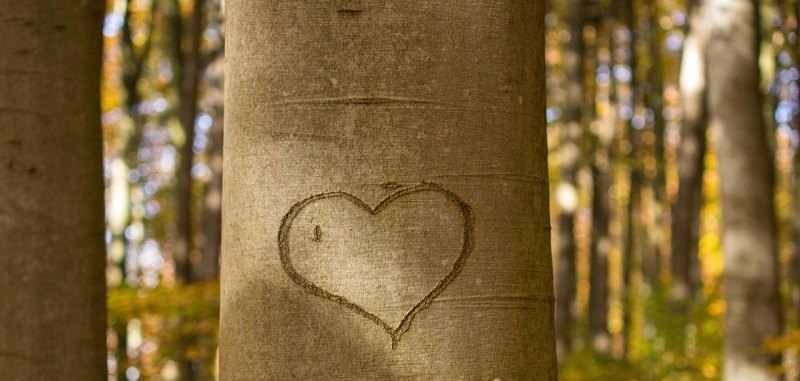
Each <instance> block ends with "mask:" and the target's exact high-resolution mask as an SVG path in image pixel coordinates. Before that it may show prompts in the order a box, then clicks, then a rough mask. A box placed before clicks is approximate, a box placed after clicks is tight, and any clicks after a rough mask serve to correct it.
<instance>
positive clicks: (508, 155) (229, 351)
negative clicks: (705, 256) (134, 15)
mask: <svg viewBox="0 0 800 381" xmlns="http://www.w3.org/2000/svg"><path fill="white" fill-rule="evenodd" d="M543 11H544V5H543V2H532V1H512V0H501V1H497V0H473V1H455V0H453V1H446V2H437V3H431V2H428V1H407V0H404V1H392V0H385V1H357V0H354V1H325V2H297V1H269V2H260V1H245V0H229V1H228V2H227V9H226V15H227V21H226V22H227V24H226V28H227V40H226V47H227V51H226V60H227V66H226V94H225V96H226V106H225V107H226V115H225V149H224V158H225V171H224V184H225V186H224V189H223V243H222V246H223V255H224V257H223V261H222V306H221V343H220V367H221V369H220V376H221V379H222V380H236V381H241V380H263V379H298V380H308V379H327V380H350V379H353V380H394V379H440V380H458V379H495V378H500V379H503V380H506V379H513V380H555V379H556V366H555V364H556V357H555V334H554V324H553V312H554V311H553V278H552V264H551V255H550V245H549V234H550V233H549V231H550V230H549V229H550V227H549V216H548V214H549V207H548V186H547V185H548V182H547V168H546V167H547V165H546V164H547V149H546V140H545V117H544V104H545V103H544V102H545V92H544V79H545V77H544V75H545V73H544V62H543V35H544V30H543V25H544V22H543V21H544V20H543Z"/></svg>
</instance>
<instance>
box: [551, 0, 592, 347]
mask: <svg viewBox="0 0 800 381" xmlns="http://www.w3.org/2000/svg"><path fill="white" fill-rule="evenodd" d="M566 11H567V12H568V16H567V17H568V24H569V33H570V38H569V42H568V43H567V46H566V53H565V57H564V66H565V71H566V77H567V78H566V87H567V100H566V105H565V110H564V126H563V133H562V142H561V147H560V153H559V159H560V162H559V169H560V176H559V182H558V185H557V187H556V203H557V205H558V261H557V268H556V269H557V270H556V345H557V348H558V358H559V360H561V359H563V358H564V356H565V355H566V354H567V353H568V352H569V350H570V349H571V348H572V340H573V337H572V336H573V334H572V330H573V325H574V321H575V301H576V297H577V290H578V286H577V282H578V280H577V269H576V261H577V259H576V251H577V246H576V244H575V214H576V212H577V208H578V167H579V165H580V156H581V152H580V140H581V137H582V135H583V130H584V128H583V120H582V119H583V107H584V100H585V95H584V90H585V86H584V73H585V71H584V69H583V65H584V42H583V26H584V22H585V21H584V12H585V9H584V2H583V1H582V0H570V2H569V4H568V6H567V10H566Z"/></svg>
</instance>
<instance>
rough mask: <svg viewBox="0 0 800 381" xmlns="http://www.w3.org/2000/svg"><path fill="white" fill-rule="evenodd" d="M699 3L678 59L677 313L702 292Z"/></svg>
mask: <svg viewBox="0 0 800 381" xmlns="http://www.w3.org/2000/svg"><path fill="white" fill-rule="evenodd" d="M701 7H702V4H701V0H691V1H690V2H689V12H688V13H689V27H688V31H687V33H686V40H685V41H684V44H683V56H682V57H681V73H680V87H681V99H682V103H683V130H682V131H681V144H680V146H679V147H678V163H677V167H678V196H677V199H676V200H675V204H674V205H673V207H672V244H671V247H672V258H671V272H672V290H671V298H672V299H673V301H674V302H675V305H676V307H677V309H678V311H680V312H687V311H688V309H689V304H690V303H691V301H692V300H693V299H694V297H695V296H696V293H697V292H698V291H699V288H700V285H701V284H700V283H701V281H700V270H701V269H700V260H699V257H698V244H699V241H700V211H701V209H702V207H703V171H704V168H705V166H704V163H703V160H704V157H705V154H706V125H707V123H708V113H707V108H706V73H707V72H706V61H705V54H706V53H705V52H706V45H707V43H708V37H707V33H706V31H705V30H704V28H703V19H702V17H701V14H700V10H701Z"/></svg>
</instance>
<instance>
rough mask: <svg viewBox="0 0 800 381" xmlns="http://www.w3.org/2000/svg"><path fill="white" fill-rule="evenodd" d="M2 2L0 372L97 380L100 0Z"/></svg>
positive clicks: (100, 372)
mask: <svg viewBox="0 0 800 381" xmlns="http://www.w3.org/2000/svg"><path fill="white" fill-rule="evenodd" d="M0 9H3V12H2V16H0V48H1V49H2V50H3V54H0V87H1V88H2V89H3V91H2V93H0V184H2V185H1V186H0V269H2V271H0V301H1V302H0V327H2V328H3V329H0V375H2V378H3V379H5V380H23V381H28V380H30V381H34V380H102V379H105V378H106V377H107V373H106V368H105V363H106V351H105V323H106V322H105V316H106V315H105V282H104V274H105V270H104V269H105V244H104V242H103V231H104V222H103V172H102V171H103V170H102V131H101V128H100V94H99V91H100V83H99V80H100V64H101V55H102V50H101V45H102V40H101V37H102V34H101V30H102V20H103V16H104V15H103V2H102V1H64V0H31V1H22V2H21V1H12V0H0Z"/></svg>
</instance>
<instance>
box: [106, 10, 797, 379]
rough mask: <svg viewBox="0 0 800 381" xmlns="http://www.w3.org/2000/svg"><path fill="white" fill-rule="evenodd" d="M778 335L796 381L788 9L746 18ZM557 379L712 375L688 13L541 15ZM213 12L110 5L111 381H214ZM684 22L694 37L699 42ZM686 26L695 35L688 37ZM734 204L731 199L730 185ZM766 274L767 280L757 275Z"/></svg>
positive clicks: (706, 186) (767, 344)
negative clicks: (770, 171) (753, 28)
mask: <svg viewBox="0 0 800 381" xmlns="http://www.w3.org/2000/svg"><path fill="white" fill-rule="evenodd" d="M756 4H758V18H757V20H758V23H757V30H758V31H759V34H758V36H759V41H760V44H759V46H758V47H757V48H754V50H753V54H757V59H758V64H759V68H760V85H761V86H760V87H761V88H760V91H761V93H762V94H763V104H762V113H763V115H762V117H763V118H764V119H765V120H766V122H767V124H766V125H767V128H768V131H769V137H768V142H769V143H770V145H771V148H772V150H771V152H770V155H771V156H770V157H769V158H768V159H769V160H770V162H774V164H775V168H776V172H775V191H774V204H775V210H776V212H777V217H776V218H777V222H778V223H777V224H775V226H776V227H775V231H774V232H773V233H774V234H775V236H776V237H777V251H776V254H777V258H778V263H779V266H778V267H777V269H776V271H774V274H773V276H774V277H775V279H777V280H778V281H779V285H780V287H779V290H780V291H781V295H782V299H783V303H782V308H783V311H782V316H781V318H782V320H783V323H784V328H783V334H782V335H779V336H775V337H772V338H770V339H768V340H766V341H764V342H763V344H762V345H761V346H759V347H758V348H751V350H755V351H763V352H764V353H768V354H774V355H778V356H780V359H781V360H780V362H779V363H776V364H775V367H774V371H775V372H776V373H782V374H784V375H785V376H786V377H787V379H790V380H796V379H798V374H799V373H800V363H798V362H799V361H800V358H799V356H800V353H799V352H798V349H800V331H798V330H797V328H798V319H799V318H800V290H799V289H798V286H800V285H798V282H797V281H798V280H800V277H798V274H800V246H798V244H800V210H798V209H800V197H799V196H798V195H800V154H798V144H799V143H800V134H799V132H798V131H799V130H800V87H799V86H798V81H800V71H799V70H798V62H799V61H798V57H799V56H800V43H799V42H798V35H799V31H800V30H799V28H800V25H798V19H799V18H800V1H797V0H767V1H761V2H757V3H756ZM547 7H548V8H547V9H548V10H547V14H546V21H545V22H546V27H547V33H546V35H545V36H544V37H545V39H546V52H545V55H546V62H547V70H548V76H547V89H548V90H547V91H548V94H547V96H548V109H547V117H548V120H547V122H548V145H549V147H550V152H551V155H550V168H551V169H550V173H551V192H552V203H551V204H552V211H551V212H552V213H551V215H552V224H553V248H554V252H553V257H554V264H555V266H556V278H557V280H556V291H557V301H556V306H557V316H556V317H557V331H558V332H557V333H558V352H559V359H560V368H561V378H562V379H563V380H717V379H720V378H721V375H722V364H723V350H722V348H723V340H724V337H725V336H724V335H725V332H723V316H724V312H725V310H726V303H725V301H724V300H723V297H722V295H723V294H722V288H721V280H722V271H723V265H724V263H723V251H722V247H721V234H722V228H723V226H722V207H721V203H720V197H719V177H718V171H717V169H718V167H717V164H718V162H719V161H720V160H725V158H724V157H720V156H718V155H716V152H715V151H714V148H715V146H714V144H713V142H714V138H715V137H714V134H713V133H711V132H709V130H708V129H707V125H708V118H707V114H708V113H707V111H706V110H705V109H706V106H707V103H708V102H707V100H706V95H705V93H704V91H705V89H704V87H703V86H704V84H705V83H706V79H705V77H706V76H707V75H708V73H709V71H713V70H715V62H714V60H713V59H708V60H707V62H706V60H705V59H704V57H705V56H704V53H702V46H703V44H704V42H705V40H706V39H707V38H708V36H704V35H702V33H698V32H697V29H698V28H697V26H696V25H699V24H702V19H701V18H702V14H701V13H700V12H699V7H698V2H697V1H695V0H658V1H644V0H552V1H549V2H548V4H547ZM223 9H224V4H222V1H221V0H107V15H106V17H105V24H104V29H103V34H104V36H105V37H104V43H105V46H104V50H105V52H104V69H103V80H102V95H103V97H102V110H103V114H102V123H103V129H104V140H105V145H104V147H105V148H104V172H105V181H106V201H107V203H106V212H107V230H106V243H107V245H108V250H107V252H108V265H107V271H106V274H107V281H108V286H109V294H108V302H109V306H108V308H109V315H108V334H107V343H108V348H109V352H108V369H109V380H132V381H135V380H178V379H181V380H212V379H214V373H215V369H216V356H217V327H218V318H219V291H218V290H219V281H218V274H219V271H218V266H219V259H220V252H219V246H220V231H221V214H220V205H221V189H222V170H223V167H222V148H223V113H224V109H223V91H224V78H223V74H224V73H223V71H224V70H223V68H224V46H225V43H224V34H225V28H224V12H223ZM698 23H699V24H698ZM693 26H694V29H693ZM743 186H746V185H743ZM769 271H771V270H769Z"/></svg>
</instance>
